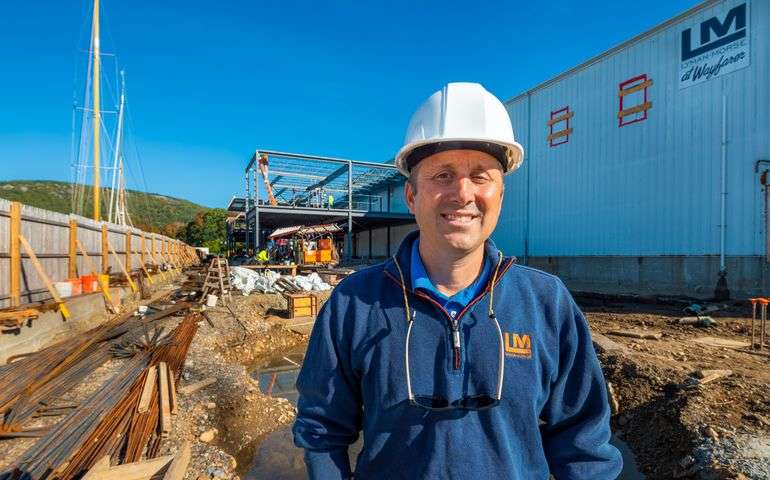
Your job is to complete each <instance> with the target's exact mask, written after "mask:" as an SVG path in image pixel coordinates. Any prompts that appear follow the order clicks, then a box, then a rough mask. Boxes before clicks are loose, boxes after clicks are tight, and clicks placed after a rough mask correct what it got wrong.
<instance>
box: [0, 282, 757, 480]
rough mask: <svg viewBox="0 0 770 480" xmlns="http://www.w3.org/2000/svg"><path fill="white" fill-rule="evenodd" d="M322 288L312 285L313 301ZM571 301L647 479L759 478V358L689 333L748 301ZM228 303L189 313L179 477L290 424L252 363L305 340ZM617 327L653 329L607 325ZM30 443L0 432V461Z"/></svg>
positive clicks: (273, 303) (256, 310)
mask: <svg viewBox="0 0 770 480" xmlns="http://www.w3.org/2000/svg"><path fill="white" fill-rule="evenodd" d="M328 295H329V293H328V292H324V293H321V294H320V295H319V297H320V301H321V302H323V301H324V300H325V299H326V298H328ZM579 302H580V300H579ZM580 303H581V305H582V307H583V309H584V311H585V313H586V317H587V319H588V321H589V323H590V325H591V328H592V330H593V332H594V333H595V334H601V335H605V336H606V338H607V339H610V340H611V342H610V344H611V346H612V347H613V348H611V349H609V350H605V351H603V352H601V353H600V354H599V358H600V361H601V363H602V366H603V368H604V372H605V376H606V379H607V381H608V382H609V383H610V384H611V385H612V390H613V392H614V396H615V399H616V401H617V407H618V409H617V412H616V413H615V414H614V415H613V417H612V427H613V430H614V432H615V434H616V436H617V437H618V438H620V439H622V440H623V441H625V442H626V443H627V444H628V445H629V447H630V448H631V450H632V451H633V453H634V455H635V457H636V460H637V464H638V465H639V467H640V470H641V471H642V472H643V473H644V475H645V477H646V478H647V479H649V480H655V479H671V478H697V479H730V478H733V479H734V478H751V479H760V480H761V479H766V480H770V388H768V386H769V385H770V356H760V355H753V354H750V353H745V352H741V351H738V350H736V349H735V348H731V347H725V346H719V345H718V344H717V343H716V342H715V341H714V340H713V339H712V340H708V339H707V340H706V341H705V343H697V342H695V341H694V340H695V339H699V338H702V337H712V338H718V339H728V340H734V341H743V342H747V341H748V340H747V339H748V332H749V329H748V325H749V324H750V311H748V310H745V309H739V308H733V309H727V310H723V311H719V312H715V313H712V314H711V316H712V318H714V320H715V321H716V325H714V326H711V327H707V328H706V327H696V326H685V325H677V324H676V323H674V322H675V321H676V320H677V319H679V318H680V317H682V316H684V314H683V313H682V311H681V306H676V307H674V306H664V305H650V304H644V305H642V304H632V303H615V304H612V303H606V302H594V301H592V302H580ZM231 305H232V310H233V313H234V314H235V315H233V313H231V312H230V311H229V310H228V309H227V308H224V307H221V306H220V307H214V308H210V309H208V310H207V312H206V313H207V315H208V317H209V319H210V321H211V324H209V323H208V322H207V321H202V322H201V323H200V328H199V330H198V333H197V335H196V336H195V338H194V339H193V342H192V344H191V346H190V350H189V352H188V357H187V361H186V363H185V370H184V372H183V379H182V382H181V384H180V388H181V387H184V386H185V385H189V384H192V383H195V382H198V381H200V380H202V379H204V378H210V377H213V378H216V383H214V384H213V385H210V386H208V387H206V388H203V389H201V390H199V391H197V392H194V393H192V394H190V395H182V394H180V395H179V407H180V408H179V414H178V415H176V416H175V417H174V419H173V431H172V434H171V436H170V437H169V438H167V439H166V440H165V441H164V443H163V445H162V447H161V452H160V453H161V454H166V453H173V452H175V451H176V449H177V448H179V446H180V445H181V444H182V442H183V441H185V440H188V441H190V442H191V443H192V445H193V460H192V463H191V465H190V468H189V469H188V473H187V475H186V477H185V478H186V479H188V480H203V479H212V478H219V479H239V478H241V477H242V476H243V475H244V474H245V472H247V471H248V469H249V466H250V464H251V462H252V460H253V458H254V455H255V452H256V451H257V448H258V447H259V445H260V443H261V441H262V440H263V439H264V438H265V437H266V436H267V435H268V434H269V433H271V432H273V431H276V430H278V429H280V428H283V427H286V426H287V425H290V424H291V423H292V422H293V420H294V416H295V413H296V411H295V408H294V406H293V405H291V404H290V403H289V402H288V401H287V400H286V399H283V398H279V397H270V396H267V395H265V394H263V393H261V391H260V388H259V384H258V381H257V379H256V377H254V376H253V372H254V370H255V367H256V366H258V365H260V364H264V363H265V362H266V361H267V360H268V359H270V358H272V357H274V356H276V355H281V354H283V353H284V352H287V351H289V350H291V349H293V348H296V347H297V346H298V345H302V344H304V343H306V342H307V339H308V337H307V335H302V334H298V333H295V332H293V331H290V330H287V329H286V328H284V327H283V326H281V322H280V317H281V316H283V315H284V313H283V310H284V309H285V307H286V304H285V300H284V299H283V298H282V297H281V296H280V295H277V294H252V295H250V296H248V297H243V296H240V295H234V296H233V301H232V303H231ZM236 317H237V318H236ZM212 324H213V326H212ZM619 329H622V330H631V331H634V332H637V333H639V332H641V333H648V334H649V333H660V334H661V336H660V338H659V339H638V338H630V337H625V336H617V335H614V334H612V333H611V332H612V331H613V330H619ZM117 368H120V362H119V361H117V360H111V361H109V362H108V363H107V364H105V365H104V366H103V367H101V368H100V369H98V370H97V371H96V372H95V373H94V375H93V376H92V378H89V381H88V382H86V384H84V385H83V387H82V388H81V389H80V390H79V391H78V392H73V400H77V398H78V397H80V396H83V395H86V394H88V393H89V392H92V391H93V389H94V388H96V387H98V385H99V384H101V382H102V381H103V380H104V379H105V378H108V377H109V375H110V374H111V372H114V371H115V369H117ZM713 369H719V370H722V369H729V370H730V371H731V374H729V375H728V376H725V377H722V378H719V379H716V380H714V381H711V382H708V383H705V384H702V385H699V384H698V383H697V380H696V376H697V375H698V371H701V373H706V374H708V373H709V372H708V370H713ZM704 370H706V372H702V371H704ZM33 442H34V440H32V439H19V440H11V441H3V442H0V469H1V467H2V466H3V464H4V463H8V462H11V461H12V459H13V458H16V457H17V456H18V455H19V454H20V453H21V452H23V451H24V450H26V448H28V447H29V446H30V445H31V444H32V443H33Z"/></svg>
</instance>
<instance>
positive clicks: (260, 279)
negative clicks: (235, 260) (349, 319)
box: [230, 267, 332, 295]
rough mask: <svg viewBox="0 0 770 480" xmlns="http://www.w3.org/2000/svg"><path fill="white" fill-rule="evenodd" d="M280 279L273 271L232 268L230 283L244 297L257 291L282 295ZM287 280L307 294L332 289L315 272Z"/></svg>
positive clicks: (290, 277) (279, 275) (278, 274)
mask: <svg viewBox="0 0 770 480" xmlns="http://www.w3.org/2000/svg"><path fill="white" fill-rule="evenodd" d="M279 278H281V274H280V273H277V272H274V271H272V270H264V272H256V271H254V270H251V269H249V268H243V267H230V283H231V284H232V286H233V288H236V289H238V290H240V292H241V293H243V295H249V294H250V293H251V292H253V291H255V290H256V291H257V292H260V293H280V292H281V291H283V289H282V288H281V287H280V286H279V285H276V284H275V282H276V280H278V279H279ZM285 278H289V279H291V280H292V282H293V283H294V284H295V285H297V286H298V287H299V288H301V289H303V290H305V291H307V292H310V291H322V290H331V289H332V287H331V285H329V284H328V283H326V282H324V281H323V280H321V277H320V276H318V274H317V273H315V272H313V273H311V274H310V275H297V276H295V277H292V276H289V275H287V276H286V277H285Z"/></svg>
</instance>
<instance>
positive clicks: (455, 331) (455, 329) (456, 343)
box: [449, 310, 460, 370]
mask: <svg viewBox="0 0 770 480" xmlns="http://www.w3.org/2000/svg"><path fill="white" fill-rule="evenodd" d="M449 315H450V316H451V317H452V346H453V347H454V350H455V370H458V369H459V368H460V326H459V325H458V324H457V320H455V316H456V315H457V312H456V311H455V310H452V311H450V312H449Z"/></svg>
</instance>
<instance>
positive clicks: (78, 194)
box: [73, 37, 94, 214]
mask: <svg viewBox="0 0 770 480" xmlns="http://www.w3.org/2000/svg"><path fill="white" fill-rule="evenodd" d="M93 41H94V40H93V37H92V38H91V40H90V44H89V48H90V49H91V50H93V46H94V45H93ZM92 70H93V55H89V56H88V67H87V75H86V81H85V88H84V90H83V98H84V102H83V103H84V105H85V106H86V107H90V106H91V97H90V96H89V95H88V93H89V91H90V90H91V72H92ZM88 120H89V115H88V114H87V113H86V111H83V114H82V115H81V120H80V145H79V146H78V163H84V162H83V158H84V157H83V153H84V151H85V153H86V154H87V155H88V154H90V153H91V146H90V143H89V142H88V140H89V137H88V130H87V127H88V125H89V122H88ZM87 175H88V171H87V170H86V168H85V167H83V168H82V169H78V170H77V184H78V185H79V187H76V188H75V198H74V208H73V211H75V213H77V214H82V213H83V209H84V206H85V205H84V204H85V184H86V178H87Z"/></svg>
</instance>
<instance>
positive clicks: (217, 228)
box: [177, 208, 227, 253]
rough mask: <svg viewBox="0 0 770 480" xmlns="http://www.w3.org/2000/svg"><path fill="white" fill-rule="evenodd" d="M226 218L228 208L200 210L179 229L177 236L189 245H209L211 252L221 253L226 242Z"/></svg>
mask: <svg viewBox="0 0 770 480" xmlns="http://www.w3.org/2000/svg"><path fill="white" fill-rule="evenodd" d="M226 219H227V210H224V209H222V208H213V209H211V210H207V211H205V212H200V213H198V214H197V215H195V218H193V219H192V220H191V221H190V222H188V223H187V225H185V226H184V228H182V229H180V230H179V233H177V238H178V239H180V240H182V241H184V242H185V243H187V244H188V245H194V246H199V247H208V248H209V251H210V252H211V253H220V252H222V251H223V250H224V247H225V244H226V243H225V242H226V236H227V227H226Z"/></svg>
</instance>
